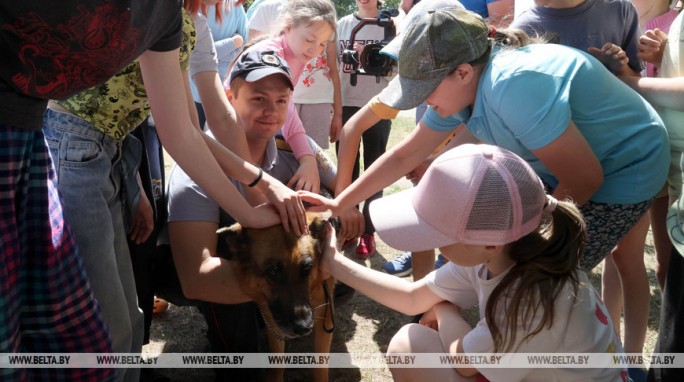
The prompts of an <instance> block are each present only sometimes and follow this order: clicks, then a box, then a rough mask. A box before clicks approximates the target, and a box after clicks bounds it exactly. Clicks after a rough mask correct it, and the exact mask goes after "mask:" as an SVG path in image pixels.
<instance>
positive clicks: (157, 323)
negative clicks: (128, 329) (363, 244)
mask: <svg viewBox="0 0 684 382" xmlns="http://www.w3.org/2000/svg"><path fill="white" fill-rule="evenodd" d="M649 239H650V235H649ZM649 252H650V253H649ZM396 254H397V251H395V250H393V249H391V248H388V247H387V246H386V245H384V244H383V243H382V242H380V243H379V245H378V252H377V254H376V255H375V256H374V257H372V258H371V259H370V260H369V261H366V262H365V264H366V265H367V266H370V267H372V268H374V269H381V267H382V265H383V264H384V263H385V262H386V261H388V260H391V259H392V258H393V257H394V256H395V255H396ZM652 258H653V253H652V250H651V247H649V246H647V253H646V259H647V265H648V269H647V270H648V273H649V280H650V282H651V294H652V299H651V308H650V310H651V314H650V319H649V326H648V333H647V338H646V345H645V346H644V353H645V354H650V353H651V351H652V349H653V346H654V344H655V337H656V336H657V330H658V312H659V309H660V293H659V291H658V288H657V286H656V283H655V273H654V271H653V268H652V266H653V261H652ZM409 279H410V278H409ZM591 279H592V282H593V283H594V285H596V286H597V287H598V286H600V267H598V269H597V270H596V271H595V272H593V273H592V274H591ZM466 314H467V317H468V318H469V321H471V323H474V322H476V321H477V318H478V317H477V310H476V309H470V310H469V311H468V312H466ZM410 319H411V318H410V317H408V316H405V315H403V314H401V313H397V312H395V311H393V310H391V309H389V308H386V307H384V306H382V305H380V304H377V303H375V302H374V301H371V300H369V299H368V298H366V297H365V296H363V295H361V294H359V293H356V294H355V295H354V297H353V298H352V299H351V300H350V302H348V303H347V304H346V305H344V306H342V307H340V308H338V309H336V315H335V320H336V327H335V332H334V334H333V344H332V348H331V350H330V351H331V353H347V352H350V353H354V352H356V353H376V352H384V351H386V350H387V344H388V343H389V341H390V339H391V338H392V336H393V335H394V333H396V331H397V330H399V328H401V326H403V325H404V324H406V323H408V322H410ZM205 334H206V324H205V322H204V317H203V316H202V315H201V314H200V313H199V311H198V310H197V309H196V308H194V307H181V306H171V307H170V308H169V310H168V311H166V312H164V313H161V314H158V315H155V317H154V319H153V320H152V328H151V341H150V344H148V345H146V346H145V347H144V349H143V351H144V352H148V353H198V352H207V351H208V350H209V344H208V342H207V340H206V338H205ZM286 349H287V351H288V352H293V353H307V352H310V351H311V344H310V338H303V339H297V340H292V341H289V342H288V343H287V345H286ZM159 372H160V373H161V374H163V375H166V376H168V377H169V378H170V379H171V380H172V381H174V382H185V381H192V382H209V381H213V377H214V375H213V371H212V370H211V369H160V370H159ZM285 377H286V381H308V380H310V377H309V374H308V371H307V370H305V369H289V370H286V374H285ZM391 380H392V377H391V374H390V372H389V369H387V368H378V369H358V368H346V369H332V370H330V381H333V382H357V381H364V382H371V381H373V382H375V381H380V382H385V381H391Z"/></svg>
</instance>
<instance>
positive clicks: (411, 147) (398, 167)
mask: <svg viewBox="0 0 684 382" xmlns="http://www.w3.org/2000/svg"><path fill="white" fill-rule="evenodd" d="M362 110H363V109H362ZM458 128H463V129H464V128H465V127H464V126H459V127H458ZM451 132H452V131H443V132H440V131H435V130H432V129H430V128H429V127H427V126H426V125H425V124H424V123H423V122H422V121H421V122H420V123H419V124H418V127H417V128H416V129H415V130H414V131H413V132H412V133H411V134H410V135H409V136H407V137H406V138H404V140H402V141H401V142H399V143H398V144H397V145H395V146H394V147H393V148H392V149H390V150H388V151H387V152H385V153H384V154H383V155H382V156H381V157H380V158H378V159H377V160H376V161H375V162H374V163H373V165H371V166H370V168H368V170H366V171H364V173H363V175H361V177H360V178H359V179H357V180H356V181H355V182H354V183H353V184H351V185H350V186H349V187H347V188H346V189H345V190H344V191H342V193H341V194H339V195H338V196H337V197H336V198H335V201H336V202H337V203H338V206H339V209H346V208H351V207H353V206H355V205H357V204H359V203H361V202H362V201H363V200H366V199H367V198H368V197H370V196H371V195H373V194H374V193H376V192H377V191H379V190H382V189H383V188H385V187H387V186H389V185H390V184H392V183H393V182H395V181H396V180H397V179H399V178H401V177H403V176H405V175H406V174H408V173H409V172H410V171H411V170H413V169H414V168H416V167H417V166H418V165H419V164H420V163H421V162H422V161H424V160H425V159H426V158H427V157H428V156H429V155H430V154H431V153H432V151H434V149H435V148H436V147H437V146H439V144H440V143H442V141H444V139H446V137H448V136H449V134H451ZM339 171H340V170H339V168H338V174H339ZM338 182H339V180H338ZM337 188H338V189H339V188H340V186H339V184H338V186H337ZM333 212H335V211H333Z"/></svg>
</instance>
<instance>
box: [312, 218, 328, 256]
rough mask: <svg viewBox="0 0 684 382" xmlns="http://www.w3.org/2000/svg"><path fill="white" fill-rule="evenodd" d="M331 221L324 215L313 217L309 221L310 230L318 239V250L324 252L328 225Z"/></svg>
mask: <svg viewBox="0 0 684 382" xmlns="http://www.w3.org/2000/svg"><path fill="white" fill-rule="evenodd" d="M329 224H330V223H329V222H328V220H326V219H323V217H322V216H316V217H314V218H313V219H311V223H309V232H310V233H311V236H312V237H313V238H314V239H316V245H317V246H318V252H319V253H321V254H322V253H323V248H324V246H325V243H326V240H327V239H328V232H329V230H328V225H329Z"/></svg>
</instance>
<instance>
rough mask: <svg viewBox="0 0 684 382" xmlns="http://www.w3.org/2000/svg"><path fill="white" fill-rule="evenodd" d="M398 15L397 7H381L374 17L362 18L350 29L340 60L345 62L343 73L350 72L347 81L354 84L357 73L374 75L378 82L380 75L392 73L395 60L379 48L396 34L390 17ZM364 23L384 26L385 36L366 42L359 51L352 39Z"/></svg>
mask: <svg viewBox="0 0 684 382" xmlns="http://www.w3.org/2000/svg"><path fill="white" fill-rule="evenodd" d="M398 15H399V11H398V10H397V9H383V10H380V12H379V13H378V17H375V18H372V17H371V18H363V19H361V21H360V22H359V23H358V25H356V26H355V27H354V29H352V32H351V36H350V37H349V43H348V44H347V47H346V48H345V49H344V52H342V62H343V63H344V64H345V65H344V67H343V70H344V72H345V73H350V74H351V76H350V79H349V83H350V84H351V85H352V86H356V76H357V75H359V74H362V75H369V76H375V78H376V81H377V82H380V77H386V76H389V75H391V74H392V66H393V65H395V61H394V60H393V59H392V58H391V57H390V56H387V55H385V54H381V53H380V50H381V49H382V48H384V47H385V46H386V45H387V44H388V43H389V42H390V41H392V39H393V38H394V37H395V36H396V35H397V29H396V28H395V26H394V21H392V17H396V16H398ZM366 25H377V26H380V27H383V28H384V32H385V36H384V38H383V40H382V41H380V42H377V43H373V44H367V45H366V46H364V48H363V52H361V56H360V57H359V53H358V52H357V51H355V50H354V41H355V40H356V34H357V33H358V32H359V31H360V30H361V29H362V28H363V27H365V26H366Z"/></svg>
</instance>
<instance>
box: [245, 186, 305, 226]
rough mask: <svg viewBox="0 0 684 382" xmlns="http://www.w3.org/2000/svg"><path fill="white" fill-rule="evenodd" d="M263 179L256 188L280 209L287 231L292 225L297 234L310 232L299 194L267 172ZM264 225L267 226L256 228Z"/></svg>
mask: <svg viewBox="0 0 684 382" xmlns="http://www.w3.org/2000/svg"><path fill="white" fill-rule="evenodd" d="M263 179H264V180H263V181H261V182H259V183H258V184H257V185H256V188H257V190H259V192H261V193H262V194H263V195H264V196H266V198H267V199H268V201H269V202H271V203H272V204H273V206H274V207H275V209H276V210H277V211H278V215H280V222H281V224H282V225H283V228H284V229H285V232H290V227H292V230H293V231H294V233H295V234H296V235H297V236H301V235H305V234H307V233H309V226H308V224H307V221H306V210H305V209H304V204H302V199H301V198H300V196H299V194H298V193H297V192H295V191H292V190H291V189H289V188H288V187H287V186H285V185H284V184H282V183H280V182H279V181H278V180H277V179H275V178H273V177H272V176H270V175H268V174H266V173H264V174H263ZM263 227H265V226H261V227H255V228H263Z"/></svg>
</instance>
